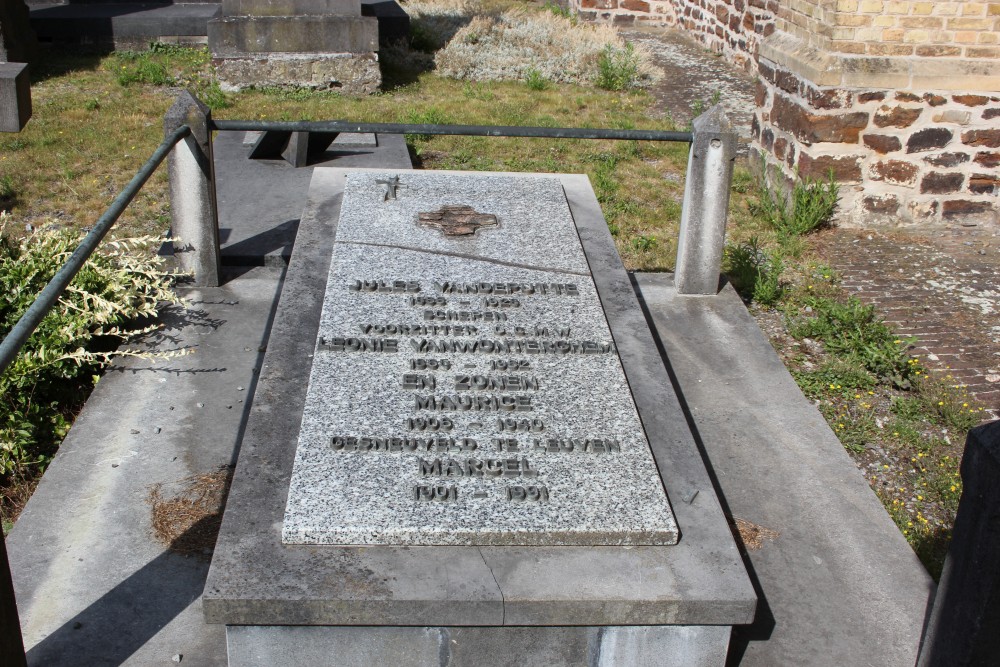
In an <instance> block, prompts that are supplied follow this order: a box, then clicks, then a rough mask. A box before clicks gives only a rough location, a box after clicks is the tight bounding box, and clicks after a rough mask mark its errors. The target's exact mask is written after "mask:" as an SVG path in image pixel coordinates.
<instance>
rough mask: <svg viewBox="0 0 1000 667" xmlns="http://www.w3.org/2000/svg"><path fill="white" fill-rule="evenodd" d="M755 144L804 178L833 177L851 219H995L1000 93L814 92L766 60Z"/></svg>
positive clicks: (761, 64) (998, 184) (776, 162)
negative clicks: (831, 175) (838, 183)
mask: <svg viewBox="0 0 1000 667" xmlns="http://www.w3.org/2000/svg"><path fill="white" fill-rule="evenodd" d="M759 75H760V78H759V79H758V83H757V86H758V87H757V97H756V102H757V110H756V112H755V115H754V121H753V124H752V127H751V131H752V134H753V140H754V147H755V148H756V150H757V152H758V154H763V155H766V156H767V160H768V162H769V164H771V165H781V167H782V168H783V171H784V172H785V173H786V174H788V173H794V172H795V171H797V172H798V173H799V175H800V176H805V177H810V178H825V177H826V175H827V174H828V173H829V172H830V170H832V171H833V174H834V176H835V178H836V179H837V180H838V181H840V182H841V194H842V203H841V210H842V211H844V212H846V213H847V214H849V215H851V216H853V218H854V220H853V221H854V222H856V223H859V224H860V223H866V222H879V221H885V222H891V223H893V224H920V223H947V222H951V221H954V220H955V219H956V218H961V219H962V220H966V221H969V220H971V221H975V220H978V219H982V220H983V221H984V222H989V221H996V219H997V197H998V195H1000V95H997V94H992V95H991V94H967V93H954V92H942V91H937V92H935V91H912V92H911V91H892V90H878V89H870V90H863V89H855V88H848V89H838V88H820V87H816V86H813V85H812V84H811V83H810V82H808V81H804V80H803V79H801V78H800V77H798V76H796V75H795V74H793V73H791V72H790V71H788V70H785V69H783V68H781V67H778V66H777V65H775V64H774V63H771V62H769V61H767V60H764V59H762V60H761V61H760V62H759Z"/></svg>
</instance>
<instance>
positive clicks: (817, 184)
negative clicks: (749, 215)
mask: <svg viewBox="0 0 1000 667" xmlns="http://www.w3.org/2000/svg"><path fill="white" fill-rule="evenodd" d="M765 169H766V166H765ZM760 189H761V192H760V196H759V197H758V200H757V203H756V209H757V211H758V212H759V213H760V214H761V215H762V216H763V217H764V218H765V219H766V220H767V222H768V223H769V224H770V225H771V226H772V227H773V228H774V230H775V231H776V232H777V233H778V238H779V240H782V241H788V240H792V239H795V238H797V237H799V236H802V235H803V234H808V233H809V232H811V231H814V230H816V229H819V228H820V227H822V226H824V225H826V224H828V223H829V222H830V218H831V217H833V213H834V211H835V210H836V208H837V199H838V198H839V196H840V186H839V185H838V184H837V182H836V181H835V180H834V179H833V172H830V175H829V177H828V179H827V180H825V181H814V180H812V179H809V178H806V179H799V180H798V181H796V182H795V185H794V186H793V187H792V200H791V202H789V201H788V199H787V198H786V197H785V195H784V194H783V193H782V192H776V191H775V190H774V189H773V188H771V187H770V186H769V185H767V183H763V184H762V186H761V188H760Z"/></svg>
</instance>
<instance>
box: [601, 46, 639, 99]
mask: <svg viewBox="0 0 1000 667" xmlns="http://www.w3.org/2000/svg"><path fill="white" fill-rule="evenodd" d="M596 83H597V87H598V88H603V89H604V90H629V89H630V88H636V87H638V85H639V56H638V54H636V51H635V47H633V46H632V44H631V42H630V43H628V44H626V45H625V47H624V48H616V47H615V46H614V45H613V44H608V45H607V46H605V47H604V49H603V50H602V51H601V56H600V58H599V59H598V61H597V81H596Z"/></svg>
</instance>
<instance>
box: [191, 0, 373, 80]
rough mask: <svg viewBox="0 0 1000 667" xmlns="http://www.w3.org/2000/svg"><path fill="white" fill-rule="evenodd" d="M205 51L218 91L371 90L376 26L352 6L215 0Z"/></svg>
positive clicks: (345, 0)
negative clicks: (217, 6)
mask: <svg viewBox="0 0 1000 667" xmlns="http://www.w3.org/2000/svg"><path fill="white" fill-rule="evenodd" d="M208 47H209V50H210V51H211V52H212V62H213V64H214V65H215V69H216V72H217V74H218V77H219V83H220V85H222V87H223V88H224V89H227V90H239V89H242V88H246V87H249V86H292V87H302V88H312V89H316V90H340V91H342V92H344V93H347V94H367V93H374V92H376V91H377V90H378V88H379V85H380V84H381V82H382V75H381V73H380V71H379V66H378V56H377V53H376V52H377V51H378V19H376V18H375V17H374V16H362V15H361V1H360V0H223V1H222V17H221V18H218V19H213V20H211V21H209V22H208Z"/></svg>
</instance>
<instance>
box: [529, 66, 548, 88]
mask: <svg viewBox="0 0 1000 667" xmlns="http://www.w3.org/2000/svg"><path fill="white" fill-rule="evenodd" d="M524 83H525V85H527V86H528V88H529V89H530V90H545V89H546V88H548V86H549V82H548V81H546V80H545V78H544V77H542V73H541V72H539V71H538V70H537V69H535V68H534V67H532V68H531V69H529V70H528V71H527V72H526V73H525V75H524Z"/></svg>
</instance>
